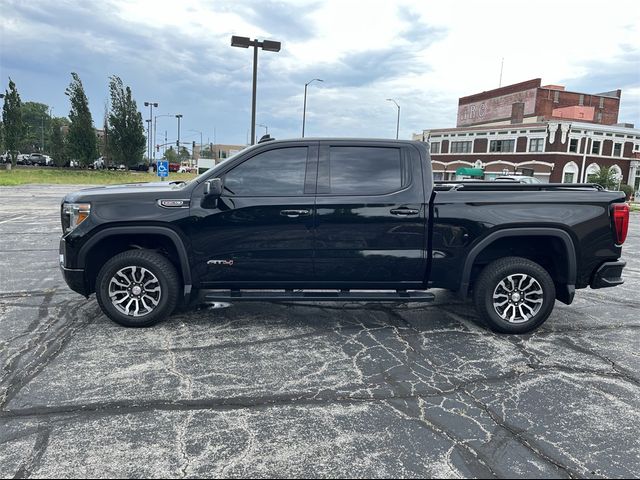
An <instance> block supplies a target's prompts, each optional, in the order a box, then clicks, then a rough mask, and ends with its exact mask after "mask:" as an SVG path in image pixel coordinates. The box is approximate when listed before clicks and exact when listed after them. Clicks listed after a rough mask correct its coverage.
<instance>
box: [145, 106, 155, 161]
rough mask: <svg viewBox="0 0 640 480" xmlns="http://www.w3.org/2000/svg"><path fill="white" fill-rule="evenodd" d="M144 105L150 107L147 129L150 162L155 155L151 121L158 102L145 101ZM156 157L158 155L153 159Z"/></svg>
mask: <svg viewBox="0 0 640 480" xmlns="http://www.w3.org/2000/svg"><path fill="white" fill-rule="evenodd" d="M144 106H145V107H149V129H148V130H147V145H148V150H147V157H148V159H149V163H151V161H152V160H151V155H153V152H152V150H153V141H152V138H151V126H152V124H151V122H152V121H153V107H156V108H158V102H144ZM155 159H156V156H155V155H153V160H155Z"/></svg>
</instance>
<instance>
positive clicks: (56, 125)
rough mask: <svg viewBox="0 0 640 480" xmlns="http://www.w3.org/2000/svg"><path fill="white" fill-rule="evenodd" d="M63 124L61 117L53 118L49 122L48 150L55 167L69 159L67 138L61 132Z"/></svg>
mask: <svg viewBox="0 0 640 480" xmlns="http://www.w3.org/2000/svg"><path fill="white" fill-rule="evenodd" d="M64 120H66V119H64ZM63 126H64V121H63V119H60V118H54V119H53V121H52V122H51V148H50V150H49V151H50V152H51V158H52V159H53V162H54V163H55V164H56V166H57V167H63V166H64V165H66V163H67V161H68V160H69V156H68V146H67V138H66V136H65V135H64V134H63V133H62V127H63Z"/></svg>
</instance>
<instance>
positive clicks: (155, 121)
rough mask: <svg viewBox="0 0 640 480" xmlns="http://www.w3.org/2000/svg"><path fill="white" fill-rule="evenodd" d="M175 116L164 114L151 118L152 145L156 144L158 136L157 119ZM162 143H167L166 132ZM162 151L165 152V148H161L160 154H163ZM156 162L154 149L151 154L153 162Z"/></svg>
mask: <svg viewBox="0 0 640 480" xmlns="http://www.w3.org/2000/svg"><path fill="white" fill-rule="evenodd" d="M174 115H175V114H173V113H165V114H162V115H156V116H155V117H153V145H157V144H158V140H157V136H158V118H160V117H173V116H174ZM164 143H165V144H166V143H167V132H166V131H165V134H164ZM164 150H165V146H163V147H162V153H163V154H164ZM155 160H156V154H155V148H154V153H153V161H154V162H155Z"/></svg>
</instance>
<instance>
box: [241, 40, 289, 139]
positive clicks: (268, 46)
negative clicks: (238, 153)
mask: <svg viewBox="0 0 640 480" xmlns="http://www.w3.org/2000/svg"><path fill="white" fill-rule="evenodd" d="M231 46H232V47H240V48H249V47H253V91H252V95H251V145H254V143H255V138H256V90H257V83H258V48H262V49H263V50H266V51H268V52H279V51H280V47H281V43H280V42H276V41H273V40H263V41H262V42H260V41H258V40H257V39H254V40H251V39H250V38H249V37H238V36H236V35H233V36H232V37H231Z"/></svg>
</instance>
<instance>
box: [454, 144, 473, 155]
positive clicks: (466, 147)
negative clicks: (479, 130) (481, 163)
mask: <svg viewBox="0 0 640 480" xmlns="http://www.w3.org/2000/svg"><path fill="white" fill-rule="evenodd" d="M449 153H471V142H451V148H450V149H449Z"/></svg>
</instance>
